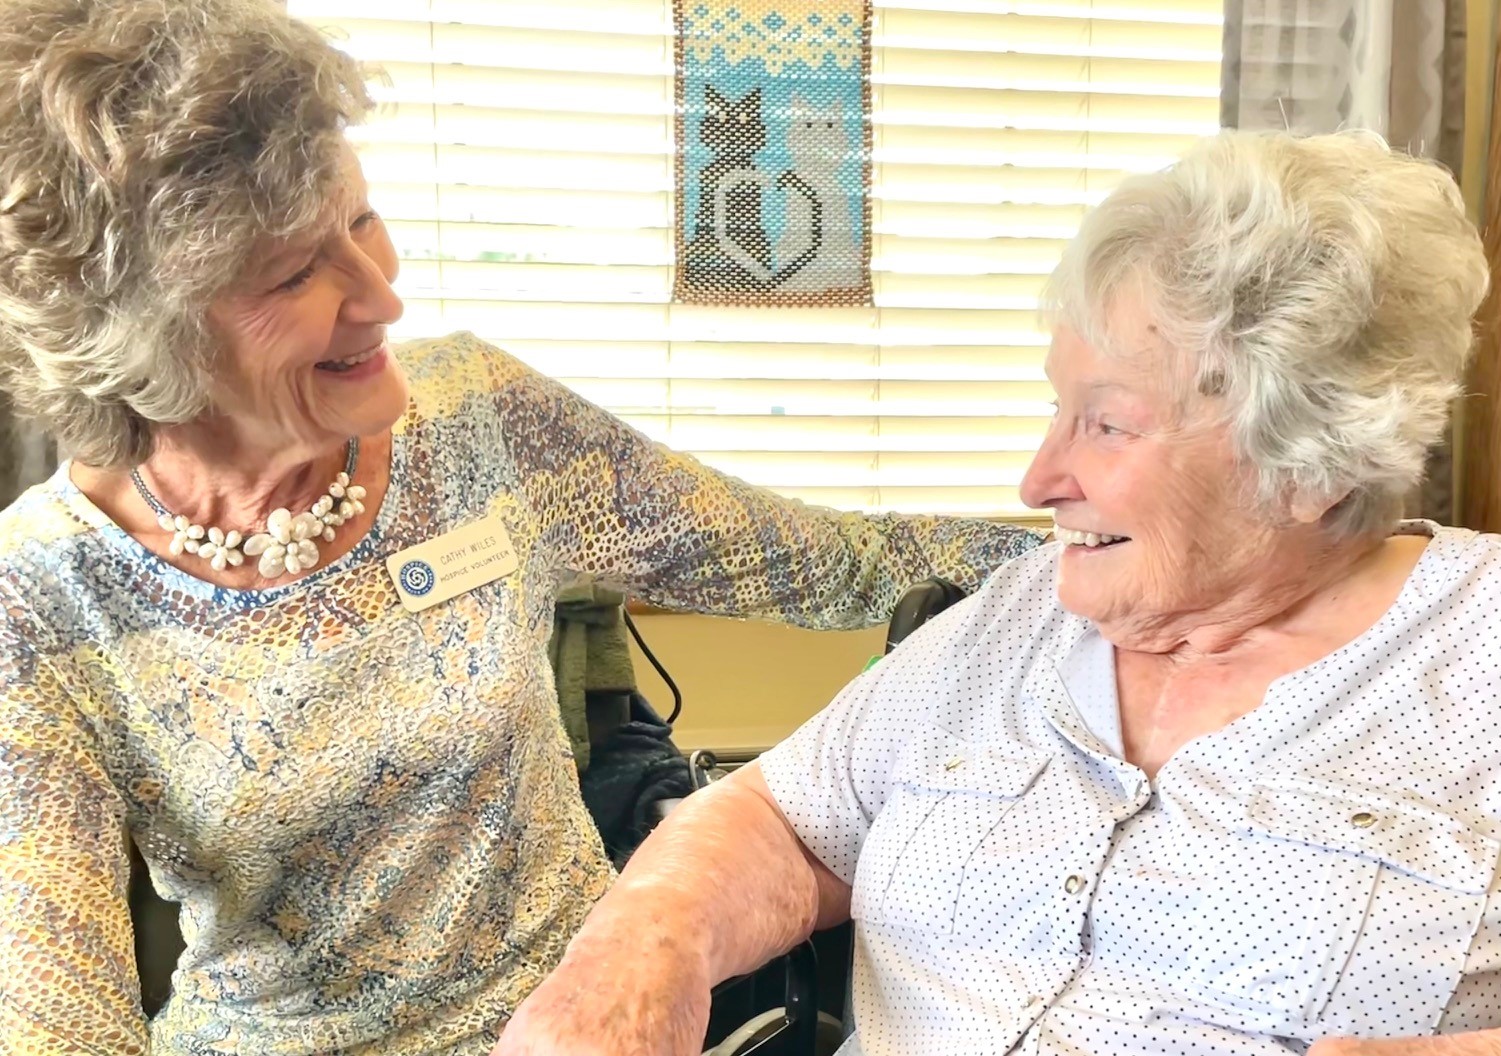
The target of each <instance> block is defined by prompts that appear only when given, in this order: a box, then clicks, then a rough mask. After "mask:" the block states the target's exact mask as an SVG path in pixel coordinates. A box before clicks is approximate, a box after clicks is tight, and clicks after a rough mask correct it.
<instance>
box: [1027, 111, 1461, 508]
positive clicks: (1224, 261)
mask: <svg viewBox="0 0 1501 1056" xmlns="http://www.w3.org/2000/svg"><path fill="white" fill-rule="evenodd" d="M1488 282H1489V271H1488V269H1487V266H1486V260H1485V254H1484V251H1483V249H1482V247H1481V242H1480V237H1479V235H1478V234H1477V232H1476V230H1475V228H1474V226H1473V225H1472V224H1471V223H1470V222H1469V220H1468V219H1466V217H1465V212H1464V207H1463V204H1462V202H1461V200H1460V196H1459V190H1458V188H1457V187H1456V186H1455V184H1454V181H1453V179H1452V178H1451V177H1450V176H1449V174H1448V173H1447V172H1446V171H1444V170H1443V169H1442V168H1440V167H1439V166H1437V165H1435V164H1432V163H1430V162H1426V161H1422V160H1419V159H1415V158H1412V157H1409V156H1407V155H1404V154H1400V153H1395V152H1393V151H1392V150H1391V149H1390V148H1388V146H1387V145H1386V143H1385V142H1384V141H1383V140H1382V139H1381V138H1380V137H1379V136H1376V135H1375V134H1373V133H1360V132H1347V133H1339V134H1335V135H1328V136H1312V137H1307V138H1298V137H1295V136H1292V135H1288V134H1285V133H1249V132H1224V133H1221V134H1220V135H1218V136H1215V137H1212V138H1210V139H1207V140H1205V141H1204V142H1203V143H1201V144H1200V145H1198V146H1196V147H1195V148H1194V149H1192V150H1191V151H1189V153H1187V154H1186V155H1185V156H1184V157H1183V158H1182V159H1181V160H1180V161H1179V162H1178V163H1177V164H1175V165H1174V166H1172V167H1171V168H1169V169H1167V170H1166V171H1164V172H1160V173H1154V174H1151V175H1144V176H1136V177H1133V178H1131V179H1128V180H1126V181H1125V182H1123V183H1122V184H1121V185H1120V187H1119V188H1117V190H1116V191H1115V192H1114V193H1112V194H1111V195H1110V196H1109V197H1108V198H1107V199H1106V200H1105V201H1104V202H1103V203H1102V204H1101V205H1100V206H1098V207H1097V208H1096V209H1094V210H1093V211H1092V212H1091V213H1090V214H1089V215H1088V216H1087V217H1086V218H1085V220H1084V224H1083V226H1082V227H1081V229H1080V231H1079V234H1078V236H1077V237H1076V238H1075V240H1074V241H1073V242H1072V243H1071V244H1070V245H1069V247H1068V249H1067V250H1066V251H1065V253H1064V256H1063V260H1062V262H1061V263H1060V264H1059V266H1058V269H1057V270H1056V271H1055V272H1054V274H1053V277H1052V279H1051V281H1050V283H1049V286H1048V291H1047V295H1046V297H1045V310H1046V311H1047V312H1048V313H1049V314H1050V315H1051V317H1052V320H1053V321H1054V322H1055V323H1062V324H1064V325H1067V326H1069V327H1070V328H1071V329H1073V330H1075V331H1076V332H1078V333H1080V334H1081V335H1082V336H1084V337H1085V338H1086V339H1088V340H1090V341H1091V343H1093V344H1095V345H1096V347H1100V348H1102V349H1107V350H1108V349H1109V348H1110V334H1109V332H1108V323H1107V314H1108V312H1109V310H1110V307H1111V305H1112V303H1113V301H1114V300H1115V298H1116V297H1117V296H1118V295H1121V294H1126V293H1128V292H1136V293H1139V294H1141V295H1143V296H1144V297H1145V298H1146V307H1147V311H1148V313H1149V314H1150V316H1151V317H1152V319H1153V322H1154V323H1155V324H1156V326H1157V327H1158V331H1159V333H1160V335H1161V336H1162V338H1163V340H1164V341H1165V342H1166V344H1167V345H1168V346H1169V347H1170V348H1172V349H1173V350H1175V351H1176V352H1179V353H1182V354H1184V355H1186V356H1188V357H1190V358H1191V360H1192V361H1193V364H1194V370H1193V373H1194V375H1195V383H1196V385H1197V388H1198V391H1199V392H1200V393H1202V394H1204V395H1207V396H1211V397H1222V398H1223V410H1224V413H1225V415H1226V416H1227V419H1228V422H1229V425H1230V427H1231V430H1232V435H1233V437H1234V441H1235V444H1236V446H1237V449H1238V451H1239V453H1240V455H1241V456H1242V457H1243V458H1245V459H1246V460H1247V462H1248V463H1249V464H1250V465H1251V466H1253V467H1254V468H1255V471H1256V476H1257V479H1258V481H1259V489H1258V490H1259V494H1258V496H1257V498H1258V499H1259V501H1261V502H1263V503H1267V504H1271V503H1273V502H1276V501H1278V500H1286V499H1287V498H1289V497H1290V496H1298V495H1301V496H1304V497H1308V498H1313V499H1317V500H1319V501H1321V502H1335V503H1337V505H1336V506H1335V507H1334V508H1333V509H1332V510H1331V512H1330V513H1329V514H1328V515H1327V517H1326V521H1325V523H1326V525H1327V526H1328V527H1329V528H1330V530H1331V531H1332V532H1334V533H1335V534H1337V535H1340V536H1350V535H1356V534H1363V533H1367V532H1373V531H1379V530H1381V529H1384V528H1386V527H1388V526H1389V525H1390V524H1391V522H1392V521H1393V520H1394V519H1395V517H1396V516H1397V515H1398V513H1399V511H1400V507H1401V501H1402V498H1403V496H1404V494H1405V493H1406V492H1407V491H1408V490H1409V489H1410V488H1411V487H1412V486H1413V485H1414V484H1416V483H1417V482H1418V481H1419V480H1420V479H1421V478H1422V474H1423V465H1424V461H1425V456H1426V453H1427V451H1428V449H1429V447H1431V446H1432V445H1433V444H1434V443H1435V442H1436V441H1437V440H1438V439H1439V437H1440V436H1441V434H1442V433H1443V429H1444V425H1445V423H1446V421H1447V419H1448V414H1449V407H1450V403H1451V401H1452V400H1453V398H1454V397H1455V395H1456V394H1457V393H1458V391H1459V388H1460V380H1461V376H1462V373H1463V370H1464V365H1465V363H1466V361H1467V360H1468V358H1469V354H1470V349H1471V344H1472V338H1473V333H1472V328H1471V317H1472V316H1473V314H1474V312H1475V310H1476V308H1478V307H1479V305H1480V302H1481V299H1482V298H1483V297H1484V296H1485V292H1486V289H1487V285H1488Z"/></svg>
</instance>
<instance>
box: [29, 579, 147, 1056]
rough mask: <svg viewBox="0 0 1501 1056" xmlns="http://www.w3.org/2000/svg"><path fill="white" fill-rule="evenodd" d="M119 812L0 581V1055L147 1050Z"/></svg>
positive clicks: (75, 715)
mask: <svg viewBox="0 0 1501 1056" xmlns="http://www.w3.org/2000/svg"><path fill="white" fill-rule="evenodd" d="M124 831H125V829H124V806H123V803H122V802H121V799H120V797H119V795H118V793H117V792H116V791H115V788H114V786H113V785H112V784H111V783H110V780H109V777H108V776H107V775H106V774H105V772H104V765H103V762H102V757H101V753H100V752H99V750H98V746H97V745H96V743H95V740H94V734H93V730H92V729H91V727H90V724H89V722H88V720H87V718H86V716H85V715H84V714H83V713H82V712H81V711H80V710H79V708H78V707H77V705H76V704H75V702H74V701H73V700H71V699H70V698H69V697H68V695H67V694H66V692H65V691H64V690H63V689H62V688H61V686H60V684H59V681H58V679H57V677H56V674H55V671H54V668H53V667H52V661H51V659H50V658H49V657H48V656H47V655H46V654H45V653H44V652H42V651H41V649H40V647H39V645H38V642H37V636H36V634H35V632H34V630H33V629H32V628H31V627H30V625H29V623H28V622H26V620H25V616H24V613H23V611H22V609H21V605H20V602H19V601H18V600H17V599H16V598H15V597H14V595H13V594H12V593H11V592H10V591H9V590H8V589H7V588H6V587H5V585H4V584H3V583H0V1053H5V1054H10V1053H15V1054H16V1056H20V1054H23V1053H24V1054H27V1056H31V1054H34V1053H44V1052H45V1053H91V1054H95V1053H97V1054H98V1056H130V1054H132V1053H144V1052H145V1051H146V1047H147V1042H146V1022H145V1018H144V1016H143V1015H142V1012H141V1007H140V996H139V984H138V983H137V981H136V973H135V956H134V951H133V944H132V936H131V928H130V913H129V909H128V908H127V905H126V894H125V884H126V877H127V864H126V862H127V859H126V854H125V845H124Z"/></svg>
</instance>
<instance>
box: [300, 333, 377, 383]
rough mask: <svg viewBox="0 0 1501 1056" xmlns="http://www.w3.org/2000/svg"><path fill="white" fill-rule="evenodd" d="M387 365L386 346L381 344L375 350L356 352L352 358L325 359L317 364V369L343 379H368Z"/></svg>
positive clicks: (368, 349)
mask: <svg viewBox="0 0 1501 1056" xmlns="http://www.w3.org/2000/svg"><path fill="white" fill-rule="evenodd" d="M385 365H386V345H385V342H384V341H383V342H381V343H380V344H378V345H376V346H375V347H374V348H367V349H366V350H365V351H363V352H356V353H355V354H354V355H352V356H346V357H344V358H343V359H325V360H324V361H323V362H321V363H319V364H317V369H319V370H321V371H323V372H325V373H327V374H338V375H340V376H341V377H349V376H351V375H352V376H355V377H366V376H368V375H370V374H374V373H376V372H377V371H379V370H380V369H381V368H382V367H384V366H385Z"/></svg>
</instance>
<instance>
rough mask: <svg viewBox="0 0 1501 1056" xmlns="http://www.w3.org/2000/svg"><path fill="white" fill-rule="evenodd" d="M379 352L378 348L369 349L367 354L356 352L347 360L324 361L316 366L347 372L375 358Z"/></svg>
mask: <svg viewBox="0 0 1501 1056" xmlns="http://www.w3.org/2000/svg"><path fill="white" fill-rule="evenodd" d="M379 351H380V346H377V347H375V348H372V349H370V350H369V351H368V352H357V353H355V354H354V355H352V356H350V357H349V358H348V359H325V360H324V361H323V362H322V363H319V364H318V365H319V366H320V367H325V368H329V369H333V370H349V369H351V368H353V367H357V366H359V365H360V364H361V363H364V362H366V361H367V360H370V359H373V358H375V354H376V353H377V352H379Z"/></svg>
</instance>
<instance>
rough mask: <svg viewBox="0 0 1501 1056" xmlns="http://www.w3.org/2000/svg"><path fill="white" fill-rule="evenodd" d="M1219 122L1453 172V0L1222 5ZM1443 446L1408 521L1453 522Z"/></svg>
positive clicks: (1457, 16)
mask: <svg viewBox="0 0 1501 1056" xmlns="http://www.w3.org/2000/svg"><path fill="white" fill-rule="evenodd" d="M1224 52H1225V57H1224V63H1223V65H1222V67H1221V78H1222V85H1221V87H1222V91H1221V94H1220V119H1221V123H1222V124H1224V125H1226V126H1227V127H1231V128H1253V129H1269V128H1270V129H1280V128H1285V129H1288V130H1290V131H1293V132H1299V133H1304V134H1317V133H1323V132H1335V131H1338V130H1340V129H1347V128H1369V129H1373V130H1374V131H1377V132H1380V133H1381V134H1382V135H1383V136H1385V137H1386V138H1387V140H1388V141H1389V142H1390V143H1391V144H1392V145H1393V146H1394V147H1397V148H1399V149H1404V150H1407V151H1410V152H1411V153H1413V154H1418V155H1421V156H1424V157H1430V158H1434V159H1436V160H1438V161H1440V162H1442V163H1443V164H1444V165H1446V166H1448V168H1449V170H1450V171H1451V172H1453V173H1454V174H1455V175H1456V177H1457V176H1458V174H1459V172H1460V166H1461V162H1462V160H1463V159H1462V154H1463V146H1464V87H1465V85H1464V80H1465V70H1464V64H1465V0H1227V2H1226V4H1225V46H1224ZM1453 472H1454V470H1453V455H1452V451H1451V448H1450V444H1449V442H1448V440H1447V439H1446V440H1445V442H1444V443H1443V444H1442V445H1440V446H1439V447H1438V448H1436V449H1435V450H1434V452H1433V455H1432V456H1431V457H1430V459H1429V466H1428V478H1427V480H1426V482H1425V483H1424V485H1423V487H1422V488H1421V489H1419V492H1418V493H1417V494H1415V495H1414V496H1413V497H1412V499H1411V500H1410V501H1409V511H1410V512H1411V513H1413V514H1421V515H1422V516H1425V517H1432V518H1434V519H1435V520H1438V521H1442V522H1446V523H1447V522H1449V521H1452V520H1453V514H1454V509H1453V506H1454V480H1453Z"/></svg>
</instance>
